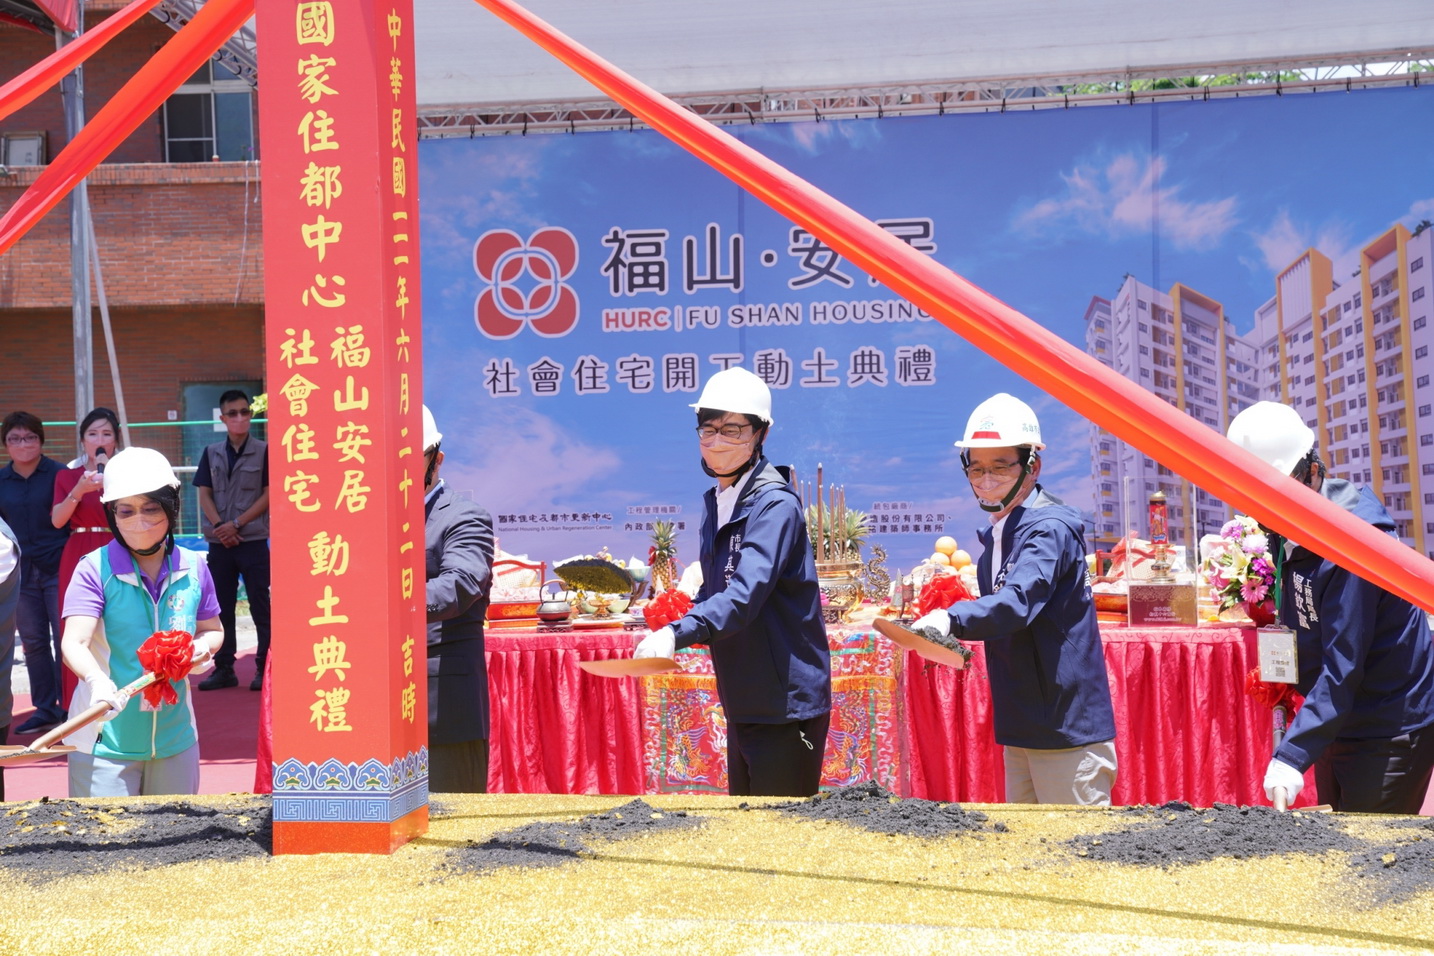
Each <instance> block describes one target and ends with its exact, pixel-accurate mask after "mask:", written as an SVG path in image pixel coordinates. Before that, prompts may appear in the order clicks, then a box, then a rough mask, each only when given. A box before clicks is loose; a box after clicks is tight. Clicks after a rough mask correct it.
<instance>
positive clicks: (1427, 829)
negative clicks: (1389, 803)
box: [1349, 820, 1434, 904]
mask: <svg viewBox="0 0 1434 956" xmlns="http://www.w3.org/2000/svg"><path fill="white" fill-rule="evenodd" d="M1386 833H1387V838H1386V839H1383V840H1378V841H1371V842H1370V843H1369V844H1367V845H1366V848H1365V849H1363V850H1361V851H1359V852H1357V853H1354V854H1352V855H1351V856H1350V858H1349V865H1350V866H1351V867H1353V868H1354V872H1355V875H1356V876H1358V877H1360V878H1361V879H1364V880H1368V881H1369V883H1368V886H1369V890H1370V893H1371V894H1372V896H1373V899H1374V902H1375V903H1377V904H1384V903H1401V902H1403V901H1405V900H1407V899H1409V898H1411V897H1413V896H1415V895H1417V894H1419V893H1423V892H1425V891H1426V890H1434V820H1391V821H1390V822H1389V823H1388V824H1387V829H1386Z"/></svg>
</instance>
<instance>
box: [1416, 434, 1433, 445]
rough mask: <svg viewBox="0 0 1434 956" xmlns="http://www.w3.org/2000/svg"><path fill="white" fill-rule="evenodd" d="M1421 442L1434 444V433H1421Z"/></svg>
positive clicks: (1422, 443)
mask: <svg viewBox="0 0 1434 956" xmlns="http://www.w3.org/2000/svg"><path fill="white" fill-rule="evenodd" d="M1419 444H1421V445H1434V435H1420V436H1419Z"/></svg>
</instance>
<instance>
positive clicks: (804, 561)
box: [634, 368, 831, 797]
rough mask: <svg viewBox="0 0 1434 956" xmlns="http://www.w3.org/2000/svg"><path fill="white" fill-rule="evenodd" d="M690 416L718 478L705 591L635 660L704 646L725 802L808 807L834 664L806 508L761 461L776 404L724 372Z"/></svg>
mask: <svg viewBox="0 0 1434 956" xmlns="http://www.w3.org/2000/svg"><path fill="white" fill-rule="evenodd" d="M692 407H693V408H695V409H697V438H698V450H699V451H700V452H701V455H702V470H703V471H704V472H706V474H707V475H708V476H709V477H712V478H715V479H717V487H715V488H712V489H710V490H708V492H707V494H706V496H705V497H704V507H703V519H702V543H701V547H702V552H701V553H702V587H701V590H699V591H698V593H697V603H696V605H695V606H694V607H693V608H692V610H690V611H688V612H687V614H686V615H685V616H684V617H682V618H681V619H680V620H678V621H676V622H675V623H673V624H671V625H669V626H667V627H664V628H661V629H659V630H657V631H654V632H652V633H651V634H649V635H648V636H647V637H645V638H644V639H643V640H642V643H640V644H639V645H638V646H637V650H636V652H635V653H634V656H635V657H671V656H672V654H673V652H674V651H675V650H676V648H679V647H690V646H691V645H693V644H706V645H708V647H710V648H711V653H712V669H713V671H715V673H716V676H717V696H718V698H719V699H720V700H721V702H722V709H723V711H724V713H725V714H726V717H727V790H728V793H730V794H732V795H734V796H739V795H740V796H748V795H757V796H794V797H795V796H811V795H812V794H815V793H816V792H817V789H818V787H819V786H820V783H821V772H822V755H823V751H824V750H825V748H826V738H827V726H828V723H829V721H830V718H831V657H830V651H829V650H828V645H827V636H826V628H825V626H824V625H823V624H822V615H821V591H820V590H819V589H818V587H817V568H816V560H815V558H814V556H813V554H812V546H811V543H810V541H809V539H808V538H807V525H806V519H805V516H804V515H803V514H802V505H801V501H800V499H798V497H797V494H796V492H794V491H793V490H792V487H791V485H790V484H789V482H788V480H787V478H786V477H784V476H783V475H782V474H781V472H780V471H778V469H777V468H776V467H774V466H773V465H772V464H770V463H769V462H768V461H767V459H766V458H764V457H763V455H762V443H763V441H764V440H765V439H766V437H767V430H768V429H769V428H770V427H771V425H772V394H771V392H770V391H769V390H768V388H767V385H766V383H765V382H763V381H762V380H761V379H760V378H758V377H757V376H756V375H754V374H752V373H751V372H749V371H747V370H746V369H743V368H729V369H725V370H723V371H721V372H718V373H716V374H715V375H713V376H712V377H711V378H710V379H708V381H707V384H706V386H705V387H704V388H703V389H702V395H701V397H700V398H699V399H698V400H697V402H696V403H695V404H694V405H693V406H692Z"/></svg>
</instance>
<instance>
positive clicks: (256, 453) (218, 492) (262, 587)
mask: <svg viewBox="0 0 1434 956" xmlns="http://www.w3.org/2000/svg"><path fill="white" fill-rule="evenodd" d="M219 416H220V421H222V422H223V423H224V427H225V428H226V429H227V430H228V432H229V434H228V437H227V438H226V439H225V440H224V441H221V442H215V443H214V444H212V445H210V446H209V447H207V448H205V449H204V454H203V455H202V456H200V459H199V465H198V467H197V468H196V469H195V472H194V487H195V489H196V490H197V491H198V493H199V510H200V512H201V513H202V515H203V517H202V519H201V522H200V528H201V530H202V531H203V532H204V540H206V541H208V542H209V561H208V563H209V574H210V576H211V577H213V578H214V592H215V595H216V596H217V597H218V598H219V622H220V623H221V624H222V625H223V626H224V645H223V646H222V647H221V648H220V649H219V653H217V654H215V655H214V673H212V674H210V675H209V676H208V677H206V678H205V679H204V680H202V681H200V682H199V689H200V690H218V689H220V688H223V687H235V686H237V685H238V683H239V678H238V677H237V676H236V675H235V673H234V654H235V651H236V650H237V649H238V643H237V638H236V636H235V633H234V605H235V603H236V602H237V601H238V598H239V579H240V578H241V577H242V578H243V579H244V590H245V591H246V592H248V595H249V614H250V616H251V617H253V619H254V629H255V630H256V631H258V632H259V635H258V636H259V649H258V653H257V654H256V655H255V659H254V679H253V680H252V681H250V683H249V689H250V690H262V689H263V687H264V662H265V660H267V659H268V656H269V454H268V451H269V445H268V443H267V442H263V441H260V440H259V439H257V438H253V437H251V436H250V435H249V425H250V420H251V419H252V418H253V416H254V410H253V409H252V408H250V407H249V396H248V395H246V394H245V393H244V392H242V391H240V390H239V389H237V388H235V389H230V390H229V391H227V392H225V393H224V394H223V395H221V396H219Z"/></svg>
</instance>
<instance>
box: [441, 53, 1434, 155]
mask: <svg viewBox="0 0 1434 956" xmlns="http://www.w3.org/2000/svg"><path fill="white" fill-rule="evenodd" d="M1229 75H1239V76H1242V77H1243V78H1242V79H1241V80H1240V81H1239V82H1237V83H1233V84H1229V85H1208V86H1184V85H1175V86H1170V87H1168V88H1161V89H1154V88H1150V87H1151V85H1152V84H1154V83H1157V82H1159V81H1162V80H1168V81H1171V82H1173V83H1177V84H1178V83H1182V82H1185V78H1188V77H1199V78H1205V79H1208V78H1212V77H1221V76H1229ZM1426 82H1427V83H1434V49H1419V50H1400V51H1386V52H1382V53H1381V52H1373V53H1370V52H1365V53H1361V54H1358V55H1349V56H1343V57H1327V58H1321V59H1319V60H1318V61H1313V62H1312V61H1309V60H1302V61H1299V62H1279V61H1258V62H1256V61H1249V62H1225V63H1200V64H1190V65H1189V66H1177V67H1172V68H1167V69H1165V70H1163V71H1162V72H1161V74H1160V75H1150V74H1140V73H1135V72H1122V73H1099V74H1090V75H1084V76H1046V77H1022V78H1017V79H1013V78H989V79H965V80H951V81H932V82H929V83H918V84H903V85H874V86H850V87H834V88H827V89H806V90H783V91H772V90H746V91H730V92H723V93H707V94H691V95H678V96H674V97H673V99H674V100H676V101H677V102H678V103H679V104H681V105H683V106H685V107H687V108H688V109H690V110H692V111H693V112H694V113H697V114H698V115H700V116H703V117H705V118H707V119H708V120H710V121H712V122H714V123H717V124H718V125H736V124H743V123H751V124H756V123H773V122H799V121H809V120H813V119H815V120H818V121H820V120H828V119H861V118H866V119H870V118H874V117H875V118H880V117H886V116H912V115H931V114H945V113H971V112H976V113H993V112H1010V111H1017V110H1039V109H1061V108H1070V107H1076V106H1108V105H1112V104H1123V103H1153V102H1164V101H1169V100H1180V101H1189V100H1213V99H1235V98H1239V97H1248V96H1257V95H1284V94H1286V93H1320V92H1333V91H1349V90H1356V89H1374V88H1380V87H1397V86H1419V85H1421V83H1426ZM639 126H645V124H643V123H642V122H641V121H639V120H637V119H635V118H634V117H633V116H632V114H630V113H629V112H628V111H627V110H625V109H623V108H622V107H620V106H618V105H617V104H616V103H614V102H612V101H610V100H589V101H574V102H562V103H559V102H553V103H527V104H470V105H463V106H442V107H429V108H420V109H419V111H418V132H419V136H420V138H423V139H449V138H454V137H460V136H468V137H473V136H506V135H512V134H514V133H520V134H526V133H575V132H577V131H579V130H584V131H587V130H616V129H635V128H637V127H639Z"/></svg>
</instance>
